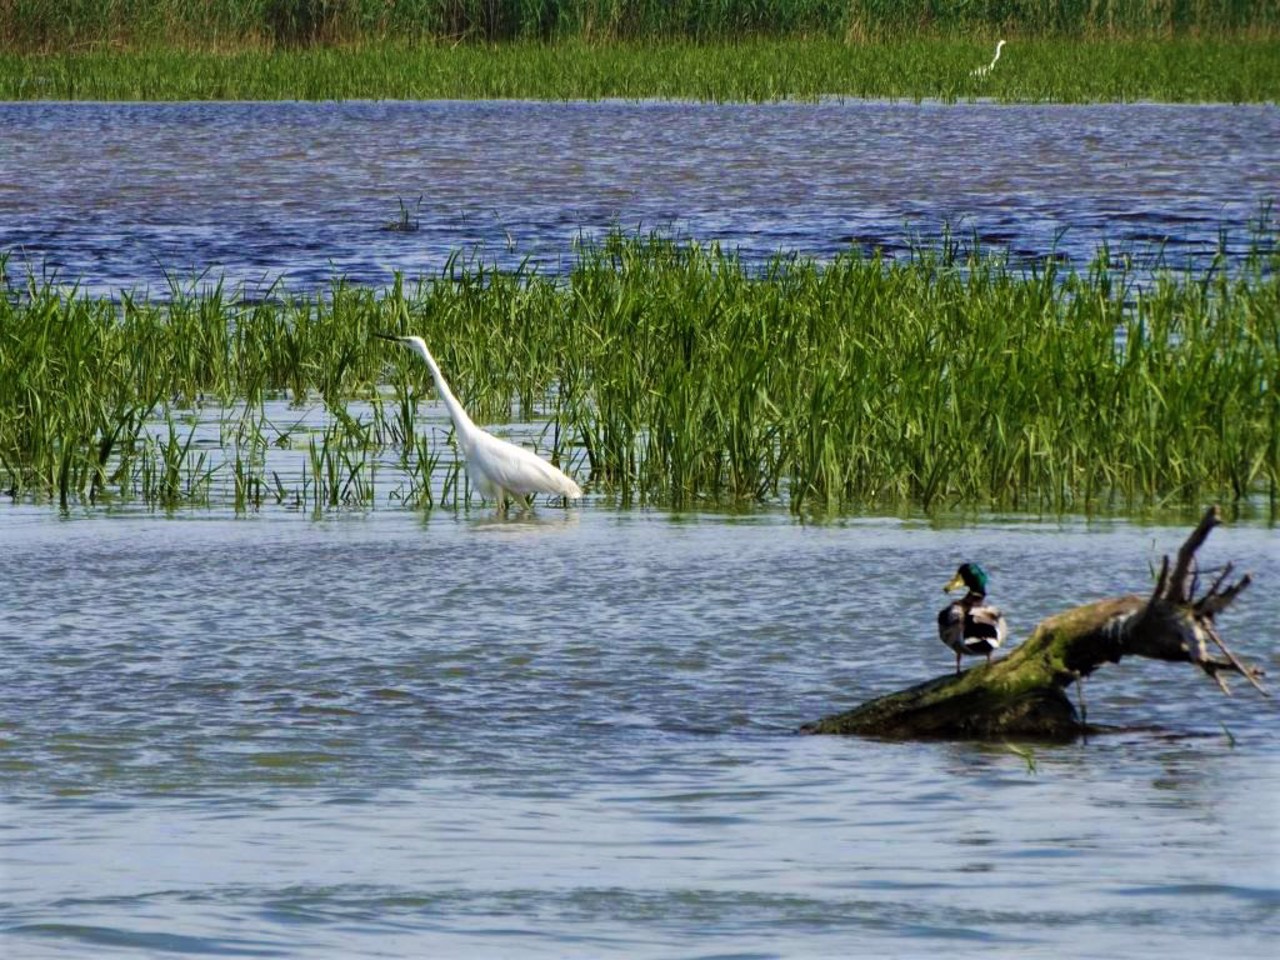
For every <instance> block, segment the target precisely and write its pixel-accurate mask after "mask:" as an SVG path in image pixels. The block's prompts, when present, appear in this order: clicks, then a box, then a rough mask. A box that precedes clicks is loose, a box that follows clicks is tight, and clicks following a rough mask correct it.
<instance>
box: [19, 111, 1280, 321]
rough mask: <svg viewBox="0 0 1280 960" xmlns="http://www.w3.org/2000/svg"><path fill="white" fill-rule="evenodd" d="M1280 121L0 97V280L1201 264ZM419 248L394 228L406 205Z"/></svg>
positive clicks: (263, 285)
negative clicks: (467, 259) (1118, 257)
mask: <svg viewBox="0 0 1280 960" xmlns="http://www.w3.org/2000/svg"><path fill="white" fill-rule="evenodd" d="M1278 156H1280V110H1277V109H1276V108H1275V107H1274V106H1269V105H1259V106H1235V107H1233V106H1221V105H1215V106H1168V105H1157V104H1127V105H1114V104H1108V105H1095V106H1063V105H1053V106H1049V105H1030V106H1028V105H1021V106H1011V105H997V104H965V105H945V104H937V103H924V104H909V103H877V102H860V101H847V102H834V101H833V102H824V103H780V104H767V105H759V104H756V105H715V104H697V103H646V102H640V103H637V102H591V103H523V102H497V103H473V102H467V103H448V102H445V103H439V102H437V103H401V102H348V103H248V104H225V103H180V104H147V103H143V104H137V103H127V104H116V103H112V104H94V103H41V102H33V103H9V104H0V251H9V252H10V254H11V261H10V265H9V267H10V272H11V274H13V275H14V276H15V277H17V278H21V277H22V276H23V275H24V274H25V273H26V272H27V271H28V270H32V271H34V272H36V273H40V272H42V271H43V272H46V273H48V274H50V275H56V276H57V277H58V278H59V279H61V280H63V281H65V282H68V283H79V284H80V286H81V289H83V290H89V291H93V292H107V293H116V292H118V291H119V290H122V289H127V290H140V291H145V292H149V293H150V294H152V295H154V296H164V295H167V293H168V291H169V283H170V279H172V280H173V281H174V282H176V283H178V284H180V285H183V286H190V285H191V284H192V283H193V281H195V280H196V279H197V278H202V279H201V282H213V281H216V280H218V279H225V280H226V281H227V282H229V283H230V284H232V285H233V286H236V285H241V284H243V285H244V287H245V290H246V292H247V294H248V295H249V296H255V295H260V294H262V293H263V292H264V291H265V290H266V289H267V288H268V287H269V286H270V284H272V283H274V282H275V281H277V280H281V279H282V280H283V281H284V282H285V283H286V284H287V285H288V286H289V288H290V289H292V290H295V291H297V290H312V289H316V288H318V287H322V286H324V285H326V284H327V283H328V282H329V281H330V279H331V278H333V277H335V276H345V277H347V278H349V279H351V280H354V281H357V282H361V283H372V284H376V285H383V284H385V283H387V282H388V281H389V280H390V278H391V277H392V274H393V272H394V271H397V270H398V271H403V272H404V273H405V274H406V275H408V276H409V277H410V278H416V277H419V276H433V275H435V274H436V273H437V272H438V271H439V270H440V269H441V267H442V266H443V265H444V264H445V262H446V260H447V259H448V257H449V256H450V255H452V254H454V253H455V252H457V251H459V250H464V251H467V252H468V253H470V254H472V255H474V256H477V257H479V258H480V259H481V260H482V261H484V262H494V263H497V264H499V265H501V266H504V267H512V266H515V265H516V264H518V263H520V262H521V261H523V260H525V259H526V258H527V259H528V260H530V261H531V262H532V263H534V264H536V265H538V267H539V268H540V269H541V270H543V271H550V272H557V271H560V270H562V269H564V268H565V267H566V265H567V264H568V263H570V262H571V261H572V258H573V247H574V243H575V242H576V241H577V240H579V239H580V238H582V237H598V236H600V235H601V234H602V233H604V232H606V231H608V230H610V229H613V228H617V229H621V230H622V231H624V232H627V233H631V232H635V231H642V232H647V231H650V230H661V231H667V232H674V233H677V234H679V235H683V236H689V237H693V238H696V239H698V240H701V241H712V240H715V241H720V242H721V243H722V244H724V245H725V246H726V247H729V248H733V249H739V250H741V252H742V253H743V255H744V256H745V257H746V258H748V259H749V260H755V261H758V260H760V259H762V258H767V257H769V256H772V255H773V254H775V253H777V252H779V251H784V252H796V253H800V254H804V255H811V256H815V257H818V258H827V257H831V256H833V255H835V254H836V253H837V252H839V251H841V250H848V249H850V248H851V247H853V248H857V249H860V250H864V251H868V252H869V251H873V250H877V249H879V250H883V251H885V252H886V253H887V254H888V255H890V256H895V255H901V254H902V253H903V252H905V251H907V250H908V249H909V248H910V246H911V244H912V243H913V242H914V241H916V240H924V241H925V242H928V243H933V242H935V241H936V238H937V237H938V236H939V235H940V234H941V232H942V231H943V229H944V227H945V226H946V225H948V224H950V225H951V227H952V229H953V230H954V231H955V232H956V233H957V235H959V236H960V237H963V238H965V239H966V240H967V239H968V238H969V237H970V236H972V235H973V234H977V235H978V236H980V237H981V238H982V242H983V243H984V244H985V245H987V246H988V247H990V248H991V249H999V250H1005V251H1008V252H1009V253H1010V254H1011V255H1012V256H1013V257H1015V258H1017V259H1019V260H1034V259H1036V258H1041V257H1045V256H1048V255H1050V254H1053V255H1056V256H1059V257H1065V258H1067V259H1068V260H1070V261H1071V262H1073V263H1074V264H1075V265H1077V266H1083V265H1085V264H1086V263H1087V262H1088V261H1089V260H1090V259H1091V258H1092V257H1093V256H1094V254H1095V252H1096V251H1097V249H1098V247H1099V245H1100V244H1102V243H1103V241H1107V242H1109V243H1110V244H1111V247H1112V249H1113V251H1129V252H1132V253H1135V254H1137V255H1139V256H1146V255H1148V254H1150V253H1152V252H1153V251H1155V250H1163V252H1164V255H1165V257H1166V259H1167V260H1168V262H1169V263H1170V264H1171V265H1173V266H1176V267H1182V266H1184V265H1185V264H1187V263H1188V262H1194V263H1196V264H1198V265H1200V266H1204V265H1206V264H1207V263H1208V262H1209V259H1210V256H1211V254H1212V253H1213V252H1214V251H1215V250H1217V249H1218V246H1219V243H1220V241H1221V239H1222V232H1223V231H1225V235H1226V241H1227V246H1228V249H1229V251H1230V252H1231V253H1232V255H1238V254H1239V253H1240V252H1241V251H1242V250H1243V249H1244V248H1245V247H1246V246H1247V245H1248V243H1249V239H1250V224H1251V222H1252V221H1254V220H1255V219H1256V218H1257V217H1258V216H1259V213H1260V211H1261V210H1262V208H1263V206H1264V204H1267V203H1273V202H1274V201H1275V200H1276V199H1277V197H1280V168H1278V167H1277V164H1276V157H1278ZM402 201H403V203H404V204H405V205H406V207H405V209H406V212H407V215H408V217H409V219H410V220H411V221H412V222H413V223H415V224H416V225H417V226H418V228H419V229H418V230H417V231H416V232H392V231H387V230H386V229H384V228H385V226H386V225H387V224H388V223H389V222H395V221H398V220H399V218H400V215H401V202H402Z"/></svg>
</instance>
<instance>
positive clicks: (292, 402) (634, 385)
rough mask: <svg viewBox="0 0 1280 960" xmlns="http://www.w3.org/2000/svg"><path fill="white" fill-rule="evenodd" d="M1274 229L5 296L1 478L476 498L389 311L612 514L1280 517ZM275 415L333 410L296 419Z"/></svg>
mask: <svg viewBox="0 0 1280 960" xmlns="http://www.w3.org/2000/svg"><path fill="white" fill-rule="evenodd" d="M1264 239H1266V243H1260V245H1259V247H1258V251H1257V253H1256V254H1255V255H1254V256H1253V257H1251V258H1250V259H1249V261H1248V262H1247V263H1246V264H1244V265H1242V266H1241V267H1240V268H1239V269H1232V270H1231V271H1229V272H1228V271H1225V270H1223V269H1221V265H1218V267H1217V268H1215V269H1212V270H1210V271H1208V272H1206V273H1204V274H1197V275H1190V274H1187V273H1185V272H1179V271H1167V272H1164V273H1159V274H1156V275H1153V276H1139V275H1137V274H1136V272H1135V270H1134V268H1132V267H1131V266H1130V265H1129V261H1128V260H1126V259H1125V258H1122V257H1114V256H1112V255H1110V254H1109V253H1108V252H1107V251H1100V252H1099V256H1098V258H1097V260H1096V262H1095V263H1094V264H1093V266H1092V267H1090V268H1089V269H1088V270H1085V271H1082V272H1067V273H1063V272H1062V271H1061V269H1060V268H1059V267H1057V266H1056V265H1055V264H1054V263H1052V262H1049V263H1046V264H1044V266H1043V267H1042V268H1040V269H1034V270H1023V269H1014V268H1012V267H1010V266H1009V265H1008V264H1007V262H1005V261H1003V260H1001V259H999V258H991V257H983V256H977V255H968V254H964V253H962V252H961V251H960V250H958V249H957V248H956V247H954V246H953V245H944V246H943V247H941V248H938V249H933V250H926V251H922V252H919V253H918V254H917V255H915V256H913V257H911V258H909V259H906V260H902V261H894V262H886V261H882V260H880V259H876V258H866V257H861V256H857V255H853V254H850V255H848V256H843V257H840V258H838V259H837V260H835V261H834V262H831V263H828V264H818V263H814V262H811V261H808V260H803V259H796V258H788V257H781V258H778V259H776V260H775V261H774V262H773V263H771V264H770V265H769V266H768V267H767V268H765V269H761V270H750V269H748V268H746V267H745V266H744V265H742V264H741V263H740V262H739V261H738V260H737V259H736V258H735V257H734V256H732V255H731V254H728V253H724V252H722V251H720V250H718V249H716V248H715V247H705V246H701V245H698V244H696V243H691V242H682V241H676V240H672V239H670V238H662V237H656V236H653V237H622V236H614V237H611V238H608V239H607V240H605V241H603V242H602V243H600V244H598V245H595V246H589V247H585V248H583V249H582V250H580V252H579V256H578V261H577V263H576V265H575V267H574V269H573V270H572V272H571V274H570V275H569V277H568V278H567V279H561V280H554V279H551V278H543V277H539V276H537V275H536V274H533V273H523V272H519V271H517V272H515V273H502V272H495V271H493V270H491V269H488V268H486V267H485V266H484V265H483V264H481V263H478V262H475V261H468V260H466V259H464V258H461V257H460V258H457V259H456V260H455V261H454V262H453V263H451V264H450V265H449V267H448V268H447V269H446V270H445V272H444V273H442V274H441V275H440V276H439V277H436V278H431V279H428V280H425V281H423V282H421V283H419V284H417V285H413V286H409V285H405V284H403V283H398V284H396V286H395V287H394V288H392V289H390V290H387V291H382V292H374V291H371V290H368V289H362V288H358V287H352V286H349V285H345V284H342V283H338V284H336V285H335V286H334V287H333V288H332V289H331V290H330V291H328V292H327V294H326V295H324V296H319V297H298V298H285V299H282V300H280V301H278V302H272V303H240V302H237V301H236V300H235V299H234V298H230V297H227V296H225V295H224V294H223V293H222V292H221V291H219V290H212V291H209V292H207V293H205V294H203V295H201V296H197V297H179V298H177V299H174V300H172V301H170V302H164V303H162V302H137V301H135V300H133V299H131V298H129V297H124V298H122V299H119V300H105V299H95V298H90V297H86V296H81V295H77V294H75V293H74V291H72V292H68V291H59V290H56V289H53V288H50V287H39V286H33V287H31V288H29V289H27V290H23V291H14V292H12V293H11V295H10V296H9V297H7V298H5V299H4V301H3V302H2V303H0V371H2V372H3V376H0V481H2V482H3V484H4V489H5V490H7V491H8V492H9V495H10V496H11V497H13V498H16V499H22V500H45V499H48V500H52V501H56V502H59V503H61V504H62V505H64V506H69V505H72V504H80V503H86V504H87V503H99V502H121V501H123V502H136V503H143V504H148V505H153V506H165V507H168V506H178V505H182V504H184V503H217V502H222V503H224V504H225V505H233V506H234V507H235V509H237V510H243V509H254V508H259V507H263V506H269V505H271V504H285V505H287V506H291V507H295V508H308V509H312V510H325V509H333V508H340V507H344V506H356V507H362V508H367V507H369V506H374V505H379V504H386V503H390V502H403V503H413V504H424V505H433V504H434V505H440V504H445V505H448V504H453V505H455V506H456V505H458V504H461V503H464V502H465V501H466V499H467V489H466V480H465V475H464V474H462V473H461V469H460V466H459V464H458V462H457V458H456V456H454V454H453V452H452V450H451V449H450V446H449V444H448V442H447V439H446V438H447V436H448V429H447V421H445V420H444V418H443V417H442V415H441V412H440V410H439V408H438V407H434V408H429V409H428V411H426V412H424V410H423V405H424V404H426V403H427V402H428V401H429V398H430V397H431V395H432V390H431V386H430V381H429V379H428V378H427V376H426V373H425V370H423V369H422V367H421V365H420V364H415V363H413V362H412V358H411V357H408V356H407V355H405V354H403V353H401V352H399V351H388V350H387V349H386V348H385V346H384V345H383V344H382V343H381V342H379V341H377V340H376V339H374V338H373V337H372V333H373V332H374V331H376V330H397V329H400V330H409V331H412V332H415V333H419V334H421V335H423V336H424V337H426V339H427V340H428V342H429V343H430V344H431V345H432V348H433V351H434V352H435V353H436V356H437V358H438V360H439V361H440V364H441V366H442V367H443V369H444V371H445V373H446V376H448V377H449V378H450V380H451V381H452V382H453V384H454V387H455V391H456V392H457V393H458V394H459V396H460V398H461V399H462V401H463V403H464V404H465V405H466V406H467V407H468V408H469V409H470V410H471V411H472V414H473V416H474V417H475V418H476V419H477V421H478V422H480V423H483V424H489V425H497V426H494V429H495V430H497V431H498V432H508V433H509V435H516V436H519V437H520V438H523V439H526V440H532V441H533V442H535V443H537V444H538V445H539V446H540V449H541V452H542V453H544V455H550V456H554V457H557V458H558V459H559V460H560V462H561V463H562V464H565V465H567V466H568V467H569V469H570V471H571V472H574V473H576V474H577V476H578V478H579V480H581V481H584V482H585V485H586V486H587V487H588V490H589V493H590V494H591V495H592V496H598V497H602V498H604V499H605V500H607V501H609V502H615V503H618V504H622V505H626V504H635V503H652V504H660V505H665V506H670V507H675V508H690V507H711V506H715V507H720V506H733V505H737V504H778V505H785V506H786V507H788V508H789V509H791V510H792V511H796V512H803V513H822V514H826V513H832V512H835V513H839V512H845V511H859V510H868V509H911V510H917V509H918V510H923V511H926V512H932V511H939V510H950V509H954V508H961V509H979V510H983V509H998V510H1015V511H1028V512H1033V513H1089V512H1095V511H1103V512H1112V511H1114V512H1141V511H1144V510H1148V509H1154V508H1161V507H1179V506H1191V507H1195V506H1198V505H1199V504H1200V503H1202V502H1203V501H1204V500H1206V499H1219V498H1222V499H1225V500H1228V501H1233V502H1236V503H1241V504H1253V505H1254V506H1255V507H1256V506H1257V505H1258V504H1261V503H1265V504H1269V509H1270V511H1271V514H1272V516H1274V514H1275V510H1276V505H1277V497H1278V495H1280V393H1278V392H1277V389H1276V384H1277V383H1278V382H1280V279H1278V278H1280V273H1278V272H1277V271H1276V269H1275V268H1276V266H1277V264H1276V262H1275V259H1276V258H1275V254H1274V253H1271V252H1266V251H1269V250H1273V249H1274V243H1273V239H1274V238H1264ZM286 404H287V405H289V407H290V408H291V409H294V410H298V411H305V410H308V409H310V410H313V411H314V410H318V411H319V413H318V414H311V415H308V414H302V413H300V414H299V423H296V424H293V425H289V424H287V423H286V424H281V423H280V417H279V414H278V410H279V409H281V408H283V407H285V405H286ZM268 409H270V410H272V411H277V412H273V414H272V416H273V417H275V422H272V420H271V417H268V415H267V411H268ZM428 414H429V415H428ZM308 416H310V420H309V421H308V425H307V426H305V427H304V426H302V425H301V421H302V420H303V419H306V418H307V417H308ZM504 425H507V426H504ZM289 457H293V460H292V464H293V465H292V467H287V466H283V465H284V464H285V463H286V461H287V460H288V458H289ZM380 474H381V475H382V476H383V477H387V476H391V475H394V477H395V479H394V482H391V483H390V486H389V485H388V482H384V481H381V480H380V479H379V477H380ZM228 490H229V491H230V492H229V493H227V492H223V491H228Z"/></svg>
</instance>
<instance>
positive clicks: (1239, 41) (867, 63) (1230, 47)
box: [0, 34, 1280, 224]
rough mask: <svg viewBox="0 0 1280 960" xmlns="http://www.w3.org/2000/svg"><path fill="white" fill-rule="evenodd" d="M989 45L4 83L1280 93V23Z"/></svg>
mask: <svg viewBox="0 0 1280 960" xmlns="http://www.w3.org/2000/svg"><path fill="white" fill-rule="evenodd" d="M990 56H991V41H990V39H989V38H988V37H985V36H974V37H957V38H948V37H937V38H926V39H920V38H917V37H916V36H915V34H905V35H903V36H901V37H899V38H897V39H891V40H884V41H879V40H877V41H869V42H865V43H857V44H846V43H844V42H842V41H840V40H837V39H826V38H821V37H818V38H807V39H798V38H753V39H749V40H744V41H741V42H736V43H726V42H716V43H692V42H689V41H686V40H672V41H669V42H663V43H660V44H646V43H633V42H626V43H612V44H607V45H598V44H584V43H581V42H578V41H567V42H564V43H557V44H544V43H538V42H516V43H510V44H502V45H497V46H482V45H472V44H462V45H458V46H451V45H410V44H405V43H402V42H390V43H386V44H379V45H376V46H369V47H313V48H306V49H300V50H285V51H274V52H273V51H270V50H250V51H237V52H231V53H224V52H220V51H201V50H182V49H173V48H154V49H153V48H148V49H143V50H138V51H120V50H114V49H92V48H90V49H83V50H74V51H66V52H59V53H54V54H48V55H44V54H41V55H25V54H14V53H0V98H2V99H5V100H24V99H65V100H77V99H81V100H275V99H305V100H326V99H333V100H347V99H407V100H433V99H509V98H531V99H542V100H577V99H587V100H591V99H602V98H622V99H650V98H659V99H664V98H665V99H693V100H703V101H776V100H784V99H817V98H820V97H828V96H840V97H862V98H866V97H876V98H896V99H908V100H921V99H938V100H944V101H956V100H969V99H976V98H992V99H996V100H1000V101H1010V102H1012V101H1021V102H1028V101H1030V102H1039V101H1053V102H1095V101H1133V100H1159V101H1169V102H1235V103H1238V102H1274V101H1276V100H1277V99H1280V38H1277V37H1276V36H1274V35H1271V36H1267V37H1260V38H1252V37H1244V38H1241V37H1219V36H1205V37H1198V36H1189V37H1176V38H1172V39H1152V38H1122V39H1106V40H1079V39H1070V38H1026V39H1015V40H1013V41H1011V42H1010V44H1009V45H1008V46H1007V47H1006V48H1005V50H1004V54H1003V56H1002V57H1001V60H1000V64H999V66H998V67H997V69H996V70H994V71H993V72H992V73H991V75H990V76H988V77H985V78H978V77H972V76H970V71H971V70H972V69H973V68H974V67H975V66H977V65H979V64H983V63H986V62H987V61H988V60H989V58H990ZM406 217H407V214H406ZM393 222H395V223H397V224H398V223H399V222H400V221H393ZM407 222H408V223H411V222H412V221H411V220H407Z"/></svg>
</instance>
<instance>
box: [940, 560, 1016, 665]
mask: <svg viewBox="0 0 1280 960" xmlns="http://www.w3.org/2000/svg"><path fill="white" fill-rule="evenodd" d="M959 587H968V588H969V592H968V593H966V594H965V595H964V596H963V597H961V598H960V599H959V600H956V601H955V602H954V603H949V604H947V605H946V606H945V607H943V608H942V609H941V610H939V611H938V637H939V638H940V639H941V640H942V642H943V643H945V644H946V645H947V646H948V647H950V648H951V649H952V650H954V651H955V652H956V673H957V674H958V673H959V672H960V658H961V657H962V656H963V655H964V654H966V653H967V654H982V653H985V654H986V655H987V663H990V662H991V651H993V650H995V648H996V647H998V646H1000V644H1002V643H1004V638H1005V636H1006V635H1007V634H1008V632H1009V628H1008V627H1007V626H1006V625H1005V622H1004V614H1002V613H1001V612H1000V610H999V609H998V608H996V607H993V606H991V605H990V604H989V603H986V602H985V601H986V599H987V571H985V570H983V569H982V564H979V563H962V564H961V565H960V569H959V570H957V571H956V575H955V576H954V577H952V578H951V579H950V580H948V581H947V585H946V586H945V587H943V588H942V591H943V593H950V592H951V591H952V590H955V589H957V588H959Z"/></svg>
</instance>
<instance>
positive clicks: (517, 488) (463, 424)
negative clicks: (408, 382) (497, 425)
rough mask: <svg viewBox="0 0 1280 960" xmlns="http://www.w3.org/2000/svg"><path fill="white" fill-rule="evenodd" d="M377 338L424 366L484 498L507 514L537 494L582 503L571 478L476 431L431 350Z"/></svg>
mask: <svg viewBox="0 0 1280 960" xmlns="http://www.w3.org/2000/svg"><path fill="white" fill-rule="evenodd" d="M376 336H378V337H380V338H382V339H383V340H392V341H395V342H396V343H399V344H403V345H404V346H406V347H408V348H409V349H410V350H412V351H413V352H414V353H416V354H417V355H418V356H420V357H421V358H422V359H423V360H424V361H426V364H427V369H428V370H430V371H431V379H432V380H434V381H435V382H436V392H437V393H439V394H440V399H441V400H442V401H444V405H445V407H446V408H448V410H449V416H450V417H451V418H452V419H453V426H454V429H455V430H456V431H457V435H458V445H459V446H460V447H461V448H462V457H463V460H464V462H465V464H466V468H467V475H468V476H469V477H471V481H472V482H473V483H474V484H475V485H476V487H477V488H478V489H479V490H480V494H481V496H484V497H489V498H492V499H494V500H496V501H497V502H498V509H499V510H500V511H501V510H505V509H506V504H507V498H508V497H510V498H511V499H512V500H515V501H517V502H518V503H520V504H524V503H525V502H526V500H525V498H526V497H528V496H529V495H530V494H534V493H546V494H550V495H551V496H556V497H564V498H565V499H566V500H578V499H580V498H581V497H582V488H581V487H579V486H578V485H577V484H576V483H574V482H573V479H572V478H571V477H569V476H567V475H566V474H565V473H563V472H562V471H561V470H559V469H558V468H557V467H554V466H552V465H551V464H549V463H547V461H545V460H543V459H542V458H541V457H539V456H538V455H537V454H536V453H534V452H533V451H532V450H526V449H525V448H524V447H519V446H516V445H515V444H514V443H508V442H507V441H506V440H501V439H499V438H498V437H495V436H494V435H493V434H491V433H488V432H486V431H484V430H481V429H480V428H479V427H477V426H476V425H475V422H474V421H472V419H471V417H470V416H468V414H467V411H466V410H465V409H464V408H463V406H462V404H461V403H459V402H458V398H457V397H455V396H454V395H453V391H452V390H450V389H449V384H448V383H447V382H446V381H445V379H444V374H442V373H441V372H440V366H439V364H437V363H436V360H435V357H433V356H431V351H430V350H428V349H427V344H426V341H425V340H423V339H422V338H421V337H413V336H410V337H398V336H394V335H392V334H389V333H379V334H376Z"/></svg>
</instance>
